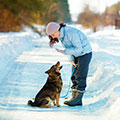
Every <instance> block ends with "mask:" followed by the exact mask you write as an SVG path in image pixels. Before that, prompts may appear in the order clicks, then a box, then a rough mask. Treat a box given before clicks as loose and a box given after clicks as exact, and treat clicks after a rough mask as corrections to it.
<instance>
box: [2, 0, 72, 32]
mask: <svg viewBox="0 0 120 120" xmlns="http://www.w3.org/2000/svg"><path fill="white" fill-rule="evenodd" d="M49 21H56V22H69V21H71V17H70V12H69V6H68V1H67V0H0V32H9V31H19V30H21V27H22V26H23V25H30V26H32V24H34V23H36V24H41V25H43V24H47V23H48V22H49Z"/></svg>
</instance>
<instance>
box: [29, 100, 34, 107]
mask: <svg viewBox="0 0 120 120" xmlns="http://www.w3.org/2000/svg"><path fill="white" fill-rule="evenodd" d="M27 105H29V106H33V107H34V106H36V105H35V103H34V102H32V100H29V101H28V103H27Z"/></svg>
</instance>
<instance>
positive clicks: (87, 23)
mask: <svg viewBox="0 0 120 120" xmlns="http://www.w3.org/2000/svg"><path fill="white" fill-rule="evenodd" d="M119 12H120V2H118V3H117V4H115V5H112V6H111V7H107V8H106V10H105V12H104V13H102V14H99V13H96V12H94V11H92V10H90V8H89V6H88V5H86V7H85V8H84V10H83V12H82V13H80V14H79V17H78V21H77V23H79V24H82V25H83V26H84V27H87V28H93V29H94V31H97V29H98V26H107V25H115V20H116V18H117V17H118V16H120V13H119Z"/></svg>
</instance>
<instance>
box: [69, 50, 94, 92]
mask: <svg viewBox="0 0 120 120" xmlns="http://www.w3.org/2000/svg"><path fill="white" fill-rule="evenodd" d="M91 58H92V52H91V53H88V54H85V55H83V56H79V57H74V60H75V61H74V62H75V64H77V67H76V70H75V72H74V74H73V75H72V77H71V80H72V83H73V85H72V87H71V88H72V89H77V90H80V91H84V90H85V88H86V86H87V85H86V78H87V74H88V69H89V63H90V61H91Z"/></svg>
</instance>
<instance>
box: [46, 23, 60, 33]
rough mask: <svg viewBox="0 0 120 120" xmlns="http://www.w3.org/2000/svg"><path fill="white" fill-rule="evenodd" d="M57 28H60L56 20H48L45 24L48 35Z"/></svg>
mask: <svg viewBox="0 0 120 120" xmlns="http://www.w3.org/2000/svg"><path fill="white" fill-rule="evenodd" d="M59 28H60V25H59V23H57V22H50V23H48V24H47V27H46V33H47V34H48V35H51V34H53V33H54V32H56V31H57V30H59Z"/></svg>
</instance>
